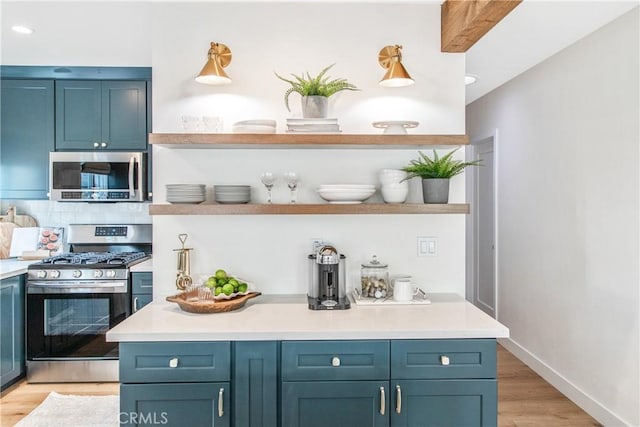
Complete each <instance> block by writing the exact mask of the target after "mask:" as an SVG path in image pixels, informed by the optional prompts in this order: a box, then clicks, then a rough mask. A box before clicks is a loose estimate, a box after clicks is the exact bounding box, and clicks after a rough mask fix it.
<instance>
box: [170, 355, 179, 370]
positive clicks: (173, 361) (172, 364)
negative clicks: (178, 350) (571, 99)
mask: <svg viewBox="0 0 640 427" xmlns="http://www.w3.org/2000/svg"><path fill="white" fill-rule="evenodd" d="M169 367H170V368H177V367H178V358H177V357H172V358H171V359H169Z"/></svg>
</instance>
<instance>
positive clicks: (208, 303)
mask: <svg viewBox="0 0 640 427" xmlns="http://www.w3.org/2000/svg"><path fill="white" fill-rule="evenodd" d="M258 295H261V293H260V292H249V293H248V294H246V295H242V296H239V297H236V298H232V299H228V300H218V301H215V300H197V299H194V298H193V297H194V293H193V292H183V293H181V294H177V295H172V296H170V297H167V298H166V299H167V301H169V302H175V303H176V304H178V306H179V307H180V308H181V309H182V310H184V311H188V312H189V313H225V312H227V311H233V310H237V309H239V308H240V307H242V306H244V304H245V303H246V302H247V300H250V299H251V298H255V297H257V296H258Z"/></svg>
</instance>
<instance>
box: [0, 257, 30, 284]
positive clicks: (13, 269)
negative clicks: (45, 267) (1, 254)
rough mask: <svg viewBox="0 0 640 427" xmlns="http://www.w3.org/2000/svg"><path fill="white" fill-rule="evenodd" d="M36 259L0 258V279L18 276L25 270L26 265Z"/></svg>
mask: <svg viewBox="0 0 640 427" xmlns="http://www.w3.org/2000/svg"><path fill="white" fill-rule="evenodd" d="M34 262H38V260H31V261H23V260H18V259H16V258H8V259H0V280H1V279H8V278H9V277H13V276H19V275H21V274H25V273H26V272H27V267H28V266H29V265H30V264H33V263H34Z"/></svg>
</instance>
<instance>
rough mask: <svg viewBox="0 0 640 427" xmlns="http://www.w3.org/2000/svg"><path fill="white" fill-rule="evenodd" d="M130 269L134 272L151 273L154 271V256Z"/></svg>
mask: <svg viewBox="0 0 640 427" xmlns="http://www.w3.org/2000/svg"><path fill="white" fill-rule="evenodd" d="M129 271H130V272H132V273H150V272H152V271H153V258H151V259H148V260H146V261H142V262H141V263H138V264H136V265H134V266H132V267H131V268H129Z"/></svg>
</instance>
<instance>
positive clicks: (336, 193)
mask: <svg viewBox="0 0 640 427" xmlns="http://www.w3.org/2000/svg"><path fill="white" fill-rule="evenodd" d="M317 192H318V194H319V195H320V197H322V198H323V199H324V200H326V201H327V202H330V203H332V202H351V203H354V202H363V201H365V200H367V199H368V198H369V197H371V196H373V194H374V193H375V192H376V189H375V188H370V189H353V190H348V189H344V190H340V189H338V190H331V189H318V190H317Z"/></svg>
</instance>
